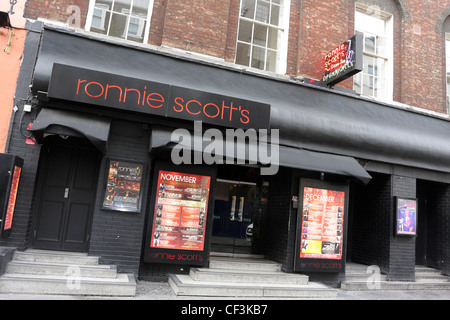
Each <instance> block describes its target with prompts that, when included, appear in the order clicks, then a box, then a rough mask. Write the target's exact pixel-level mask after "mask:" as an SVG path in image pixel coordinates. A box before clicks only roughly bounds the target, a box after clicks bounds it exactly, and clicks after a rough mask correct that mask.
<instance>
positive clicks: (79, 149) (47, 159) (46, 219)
mask: <svg viewBox="0 0 450 320" xmlns="http://www.w3.org/2000/svg"><path fill="white" fill-rule="evenodd" d="M41 152H42V158H41V167H40V170H41V171H40V181H39V191H38V192H39V196H38V199H39V200H38V201H39V206H38V216H37V221H36V224H35V231H34V243H33V247H34V248H39V249H51V250H66V251H87V245H88V241H89V232H90V225H91V220H92V213H93V208H94V199H95V191H96V185H97V180H98V164H99V158H100V154H99V152H98V151H97V149H95V148H94V147H92V146H91V145H90V144H89V143H88V142H85V141H83V140H78V139H74V138H68V139H66V140H64V139H61V138H59V137H56V136H55V137H51V138H47V139H46V142H45V143H44V146H43V150H42V151H41Z"/></svg>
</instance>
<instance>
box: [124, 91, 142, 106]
mask: <svg viewBox="0 0 450 320" xmlns="http://www.w3.org/2000/svg"><path fill="white" fill-rule="evenodd" d="M128 91H134V92H136V93H137V94H138V99H137V103H138V104H139V101H141V93H140V92H139V90H138V89H129V88H125V95H124V97H123V102H125V101H126V100H127V93H128Z"/></svg>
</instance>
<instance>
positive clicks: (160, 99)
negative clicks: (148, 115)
mask: <svg viewBox="0 0 450 320" xmlns="http://www.w3.org/2000/svg"><path fill="white" fill-rule="evenodd" d="M153 96H156V97H157V98H152V97H153ZM150 101H156V102H161V103H160V104H159V105H153V104H151V102H150ZM147 104H148V105H149V106H150V107H152V108H156V109H157V108H161V107H162V106H163V104H164V97H163V96H162V95H161V94H159V93H156V92H153V93H151V94H149V95H148V96H147Z"/></svg>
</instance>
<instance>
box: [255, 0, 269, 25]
mask: <svg viewBox="0 0 450 320" xmlns="http://www.w3.org/2000/svg"><path fill="white" fill-rule="evenodd" d="M269 6H270V4H268V3H267V2H264V1H261V0H258V6H257V7H256V15H255V20H257V21H261V22H264V23H269V8H270V7H269Z"/></svg>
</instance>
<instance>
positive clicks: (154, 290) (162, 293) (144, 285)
mask: <svg viewBox="0 0 450 320" xmlns="http://www.w3.org/2000/svg"><path fill="white" fill-rule="evenodd" d="M255 299H256V298H254V297H253V298H252V297H235V298H230V297H226V298H220V297H197V296H195V297H192V296H177V295H175V294H174V292H173V291H172V288H170V286H169V284H168V283H166V282H149V281H138V282H137V287H136V295H135V296H134V297H104V296H66V295H35V294H0V300H180V301H183V300H184V301H186V300H191V301H194V300H228V301H243V300H255ZM257 299H258V300H261V301H264V300H312V299H286V298H281V299H276V298H267V299H262V298H260V297H258V298H257ZM323 300H368V301H370V300H450V290H368V291H344V290H340V289H338V294H337V296H336V298H326V299H323ZM169 305H170V303H169Z"/></svg>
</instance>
